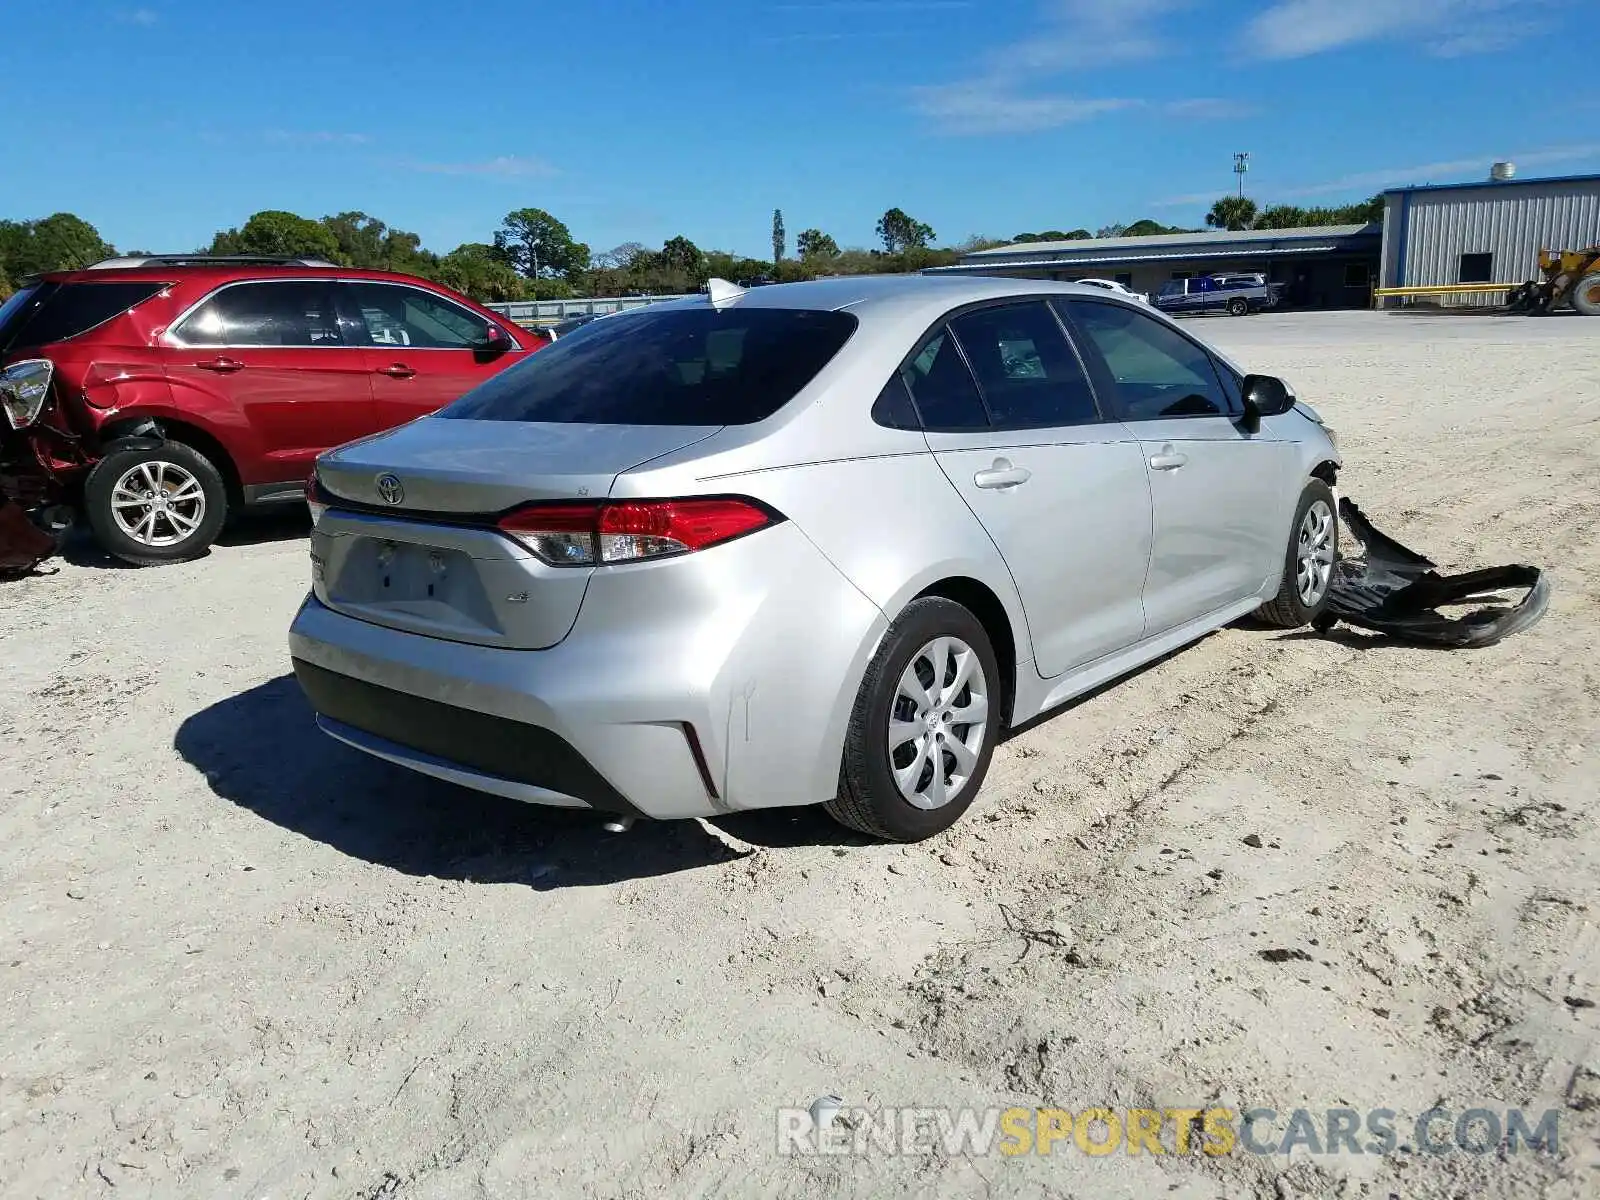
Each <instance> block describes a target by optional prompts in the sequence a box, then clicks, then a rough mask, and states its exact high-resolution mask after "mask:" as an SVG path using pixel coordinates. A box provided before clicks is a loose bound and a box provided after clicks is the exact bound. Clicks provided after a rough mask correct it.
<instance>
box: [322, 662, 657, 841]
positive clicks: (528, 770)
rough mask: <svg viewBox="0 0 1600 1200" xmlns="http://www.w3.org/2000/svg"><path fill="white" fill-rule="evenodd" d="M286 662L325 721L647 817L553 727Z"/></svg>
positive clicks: (593, 804) (602, 806)
mask: <svg viewBox="0 0 1600 1200" xmlns="http://www.w3.org/2000/svg"><path fill="white" fill-rule="evenodd" d="M291 661H292V662H293V663H294V674H295V678H296V679H297V680H299V682H300V688H301V690H302V691H304V692H305V694H306V698H307V699H308V700H309V701H310V702H311V707H312V708H314V709H316V710H317V712H319V713H321V714H322V715H323V716H325V717H331V718H332V719H333V720H335V721H339V722H341V723H343V724H345V725H349V726H351V727H352V728H354V729H359V730H361V732H363V733H370V734H371V735H372V736H373V737H379V738H383V739H384V740H385V741H389V742H394V743H395V744H397V745H400V746H405V747H407V748H409V749H412V750H419V751H421V752H422V753H424V754H427V755H431V756H432V757H434V758H439V759H443V760H445V761H446V762H451V763H457V764H459V765H460V766H462V767H465V768H467V769H468V770H472V771H480V772H483V773H484V774H487V775H494V776H497V777H499V778H501V779H509V780H511V781H512V782H514V783H525V784H528V785H529V786H530V787H540V788H547V789H549V790H550V791H553V792H560V793H561V794H562V795H563V796H572V797H575V798H576V799H579V800H582V801H583V802H584V803H585V804H587V805H589V807H591V808H593V809H596V810H598V811H600V812H608V813H620V814H622V815H624V816H630V817H643V816H646V815H647V814H645V813H643V812H640V811H639V809H637V808H636V807H634V805H633V804H632V803H631V802H630V801H629V800H628V799H627V797H625V796H624V795H623V794H622V793H621V792H619V791H617V789H616V788H615V787H613V786H612V785H611V783H610V782H609V781H607V780H606V778H605V777H604V776H603V775H601V774H600V772H599V771H597V770H595V768H594V767H593V766H592V765H590V763H589V761H588V760H587V759H586V758H584V757H583V755H581V754H580V753H578V751H577V750H575V749H574V748H573V746H572V744H571V743H570V742H568V741H567V740H566V739H565V738H563V737H562V736H561V735H560V734H558V733H555V732H553V731H552V730H549V729H545V728H543V727H542V726H539V725H529V724H526V723H524V722H522V721H512V720H509V719H507V718H506V717H497V716H493V715H492V714H489V713H480V712H474V711H473V710H472V709H468V708H457V707H456V706H454V705H451V704H441V703H440V702H439V701H437V700H429V699H426V698H425V697H422V696H413V695H411V694H410V693H408V692H397V691H395V690H394V689H392V688H386V687H379V686H378V685H377V684H374V683H368V682H366V681H365V680H363V679H356V678H354V677H353V676H350V675H341V674H339V673H338V672H337V671H330V670H328V669H327V668H325V667H319V666H316V665H315V664H313V663H309V662H306V661H305V660H304V659H301V658H295V659H292V660H291Z"/></svg>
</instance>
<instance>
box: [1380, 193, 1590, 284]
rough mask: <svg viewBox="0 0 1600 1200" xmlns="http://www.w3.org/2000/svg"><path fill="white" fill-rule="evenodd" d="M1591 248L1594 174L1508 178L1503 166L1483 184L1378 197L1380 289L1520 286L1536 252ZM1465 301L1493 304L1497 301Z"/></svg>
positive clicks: (1531, 274)
mask: <svg viewBox="0 0 1600 1200" xmlns="http://www.w3.org/2000/svg"><path fill="white" fill-rule="evenodd" d="M1594 245H1600V175H1567V176H1562V177H1559V178H1554V179H1515V178H1514V177H1512V174H1511V167H1510V164H1498V165H1497V166H1496V168H1495V172H1494V175H1493V176H1492V177H1491V178H1490V179H1488V180H1486V181H1482V182H1478V183H1450V184H1433V185H1428V186H1425V187H1407V188H1393V189H1391V190H1389V191H1387V192H1385V193H1384V218H1383V266H1382V279H1383V282H1382V286H1383V287H1386V288H1392V287H1435V288H1439V287H1446V286H1448V285H1450V284H1453V283H1521V282H1523V281H1524V280H1527V279H1532V278H1533V277H1534V276H1535V274H1536V273H1537V272H1536V265H1537V260H1538V256H1539V251H1540V250H1541V249H1546V250H1581V249H1583V248H1584V247H1586V246H1594ZM1456 299H1457V300H1459V299H1460V298H1456ZM1472 299H1473V300H1474V301H1475V302H1476V303H1480V304H1499V303H1500V302H1501V301H1502V300H1503V299H1504V295H1503V294H1494V295H1487V296H1478V297H1475V298H1472ZM1383 302H1384V304H1385V305H1396V304H1399V303H1400V302H1401V300H1400V298H1399V297H1393V296H1390V297H1385V298H1384V301H1383ZM1453 302H1454V301H1453Z"/></svg>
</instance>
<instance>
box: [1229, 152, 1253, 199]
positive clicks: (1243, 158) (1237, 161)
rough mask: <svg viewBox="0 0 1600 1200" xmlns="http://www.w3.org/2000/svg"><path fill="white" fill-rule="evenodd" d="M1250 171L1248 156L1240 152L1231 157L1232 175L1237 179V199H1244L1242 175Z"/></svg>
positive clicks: (1246, 153)
mask: <svg viewBox="0 0 1600 1200" xmlns="http://www.w3.org/2000/svg"><path fill="white" fill-rule="evenodd" d="M1249 169H1250V155H1249V153H1248V152H1242V153H1239V154H1235V155H1234V156H1233V173H1234V174H1235V175H1237V176H1238V177H1239V199H1241V200H1243V199H1244V173H1245V172H1246V171H1248V170H1249Z"/></svg>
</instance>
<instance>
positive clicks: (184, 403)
mask: <svg viewBox="0 0 1600 1200" xmlns="http://www.w3.org/2000/svg"><path fill="white" fill-rule="evenodd" d="M168 340H169V342H170V343H171V345H170V347H169V350H168V352H167V355H166V373H167V378H168V380H169V382H170V383H171V385H172V389H173V394H174V397H175V398H176V400H177V402H178V404H179V405H180V406H181V407H184V408H191V409H193V410H195V411H197V412H202V413H205V414H206V415H207V417H208V419H209V420H210V422H211V423H212V424H213V425H214V426H216V427H218V428H219V429H221V430H223V431H224V432H225V434H226V435H228V440H229V442H230V443H231V444H232V446H233V447H234V457H235V459H236V463H237V466H238V469H239V475H240V482H241V483H243V484H245V485H246V486H262V485H272V484H281V483H303V482H305V478H306V475H307V473H308V472H309V471H310V470H311V464H312V463H313V462H314V461H315V459H316V457H317V455H318V454H320V453H321V452H322V451H323V450H326V449H327V448H328V447H329V446H337V445H340V444H341V443H343V442H348V441H352V440H353V439H355V438H359V437H365V436H367V435H368V434H371V433H374V432H376V431H377V430H378V429H379V428H381V426H380V425H379V423H378V417H377V413H376V410H375V408H374V405H373V397H372V388H371V386H370V384H369V383H368V369H367V363H366V360H365V358H364V356H363V355H364V352H363V351H362V350H361V348H360V347H359V346H357V345H355V344H354V343H353V339H351V338H350V337H348V336H347V331H346V330H345V329H344V328H343V327H341V325H340V322H339V319H338V314H337V310H336V307H335V304H334V299H333V284H332V282H331V281H330V280H326V279H284V280H270V281H268V280H262V281H256V282H250V283H236V284H230V285H228V286H226V287H223V288H221V289H219V290H218V291H216V292H214V293H212V295H210V296H209V297H207V299H206V300H205V301H204V302H203V303H202V304H200V305H199V306H198V307H196V308H195V309H193V310H192V311H191V312H190V313H189V314H188V315H187V316H185V317H184V318H183V319H182V320H181V321H180V322H179V323H178V324H177V325H175V326H174V327H173V329H172V331H171V333H170V334H169V335H168Z"/></svg>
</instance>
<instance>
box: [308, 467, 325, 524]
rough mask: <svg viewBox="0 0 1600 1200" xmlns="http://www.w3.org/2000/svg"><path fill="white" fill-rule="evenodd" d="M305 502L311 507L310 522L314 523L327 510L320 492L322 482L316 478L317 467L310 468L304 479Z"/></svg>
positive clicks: (319, 519)
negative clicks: (308, 475) (309, 473)
mask: <svg viewBox="0 0 1600 1200" xmlns="http://www.w3.org/2000/svg"><path fill="white" fill-rule="evenodd" d="M306 504H307V506H308V507H309V508H310V509H311V523H312V524H313V525H315V524H316V523H317V522H319V521H321V520H322V514H323V513H325V512H327V511H328V501H327V499H326V497H324V495H323V493H322V484H321V483H320V482H318V480H317V469H316V468H315V467H312V468H311V475H310V477H309V478H308V479H307V480H306Z"/></svg>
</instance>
